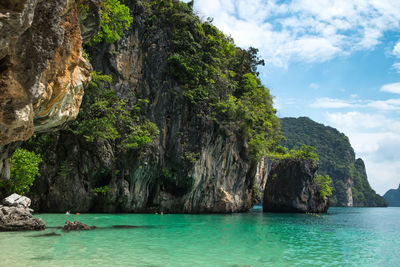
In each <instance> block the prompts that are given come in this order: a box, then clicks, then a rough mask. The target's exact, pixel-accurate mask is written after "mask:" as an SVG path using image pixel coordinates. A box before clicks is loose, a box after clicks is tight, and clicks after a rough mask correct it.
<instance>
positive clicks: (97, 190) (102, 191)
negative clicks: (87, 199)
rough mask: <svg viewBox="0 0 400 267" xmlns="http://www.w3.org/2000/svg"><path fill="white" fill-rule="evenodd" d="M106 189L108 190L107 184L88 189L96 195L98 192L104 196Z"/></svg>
mask: <svg viewBox="0 0 400 267" xmlns="http://www.w3.org/2000/svg"><path fill="white" fill-rule="evenodd" d="M108 191H110V187H109V186H108V185H105V186H100V187H95V188H92V189H91V190H90V192H92V193H93V194H94V195H96V196H98V195H100V194H101V195H103V196H105V195H107V193H108Z"/></svg>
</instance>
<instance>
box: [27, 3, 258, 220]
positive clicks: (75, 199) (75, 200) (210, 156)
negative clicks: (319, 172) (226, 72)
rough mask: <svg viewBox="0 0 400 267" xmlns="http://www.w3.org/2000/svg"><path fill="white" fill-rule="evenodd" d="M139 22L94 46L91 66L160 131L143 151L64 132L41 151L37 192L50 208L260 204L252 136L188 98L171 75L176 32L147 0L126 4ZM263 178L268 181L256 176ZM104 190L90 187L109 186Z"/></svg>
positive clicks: (210, 208)
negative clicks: (143, 103) (142, 102)
mask: <svg viewBox="0 0 400 267" xmlns="http://www.w3.org/2000/svg"><path fill="white" fill-rule="evenodd" d="M125 3H127V4H128V5H129V7H130V9H131V11H132V12H133V17H134V21H135V22H134V25H133V28H132V29H130V30H129V31H128V32H127V33H126V34H125V35H124V36H122V37H121V39H120V40H118V41H117V42H116V43H115V44H111V45H110V44H106V43H103V44H100V45H97V46H94V47H92V48H91V51H89V52H90V55H91V58H92V59H91V62H92V65H93V67H94V69H95V70H97V71H101V72H102V73H103V74H110V75H112V77H113V86H112V87H113V88H115V90H116V92H117V94H118V95H123V96H125V97H127V98H128V102H130V103H132V104H134V103H136V99H137V98H138V97H140V98H142V99H147V100H148V101H149V103H148V105H147V107H145V108H144V110H143V112H144V113H146V117H147V118H149V119H150V121H152V122H154V123H155V124H156V125H157V127H158V128H159V130H160V137H159V139H158V140H157V141H156V142H155V143H154V144H153V146H151V147H150V148H148V149H147V150H146V151H145V152H144V153H143V154H142V155H140V156H139V155H137V153H136V152H129V151H120V150H118V148H117V144H115V143H114V142H110V141H106V140H101V139H98V140H96V141H95V142H93V143H91V142H87V141H86V140H85V139H84V138H83V137H81V136H76V135H73V134H72V133H70V132H66V131H62V132H60V133H59V134H57V135H56V136H55V137H54V142H53V143H52V145H51V147H49V148H48V149H47V153H46V154H45V155H44V162H43V164H42V167H41V171H40V172H41V176H40V177H38V178H37V180H36V182H35V184H34V186H33V188H32V190H31V191H32V193H31V197H32V199H33V200H34V201H33V202H34V204H35V209H38V210H39V211H46V212H65V211H67V210H71V211H74V212H164V213H166V212H174V213H206V212H207V213H208V212H210V213H226V212H240V211H246V210H249V209H250V208H251V207H252V206H253V204H254V199H253V198H254V196H253V192H254V185H255V183H257V179H256V178H255V174H256V169H257V162H255V161H253V160H252V159H250V157H249V150H248V146H247V143H246V140H243V139H242V137H241V135H240V133H234V132H232V131H229V130H228V129H225V128H224V127H223V126H220V125H217V123H215V122H214V121H213V120H211V119H208V118H207V116H205V115H204V114H202V113H201V112H199V110H197V109H196V107H195V106H194V105H193V104H192V103H190V102H189V101H186V100H185V97H184V95H183V93H184V89H182V88H180V87H179V86H178V85H177V84H176V82H175V81H174V80H173V79H172V78H171V77H170V76H169V75H168V49H169V48H170V46H171V45H173V42H172V39H173V38H172V36H171V34H172V29H171V28H170V26H169V25H168V24H167V23H165V22H162V21H160V22H159V23H158V24H157V25H156V26H154V25H153V26H151V25H149V24H148V23H149V22H150V21H153V22H152V23H155V22H157V20H156V19H151V18H152V17H153V18H154V17H156V16H153V15H154V14H152V13H151V12H152V11H151V10H148V9H147V8H146V6H145V5H144V4H143V1H127V2H125ZM260 181H262V179H260ZM105 187H107V190H104V191H103V193H96V192H95V190H94V189H96V188H105Z"/></svg>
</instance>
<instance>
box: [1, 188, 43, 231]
mask: <svg viewBox="0 0 400 267" xmlns="http://www.w3.org/2000/svg"><path fill="white" fill-rule="evenodd" d="M30 204H31V200H30V199H29V198H27V197H24V196H20V195H18V194H12V195H11V196H9V197H7V198H5V199H4V200H3V205H0V231H22V230H44V229H45V228H46V225H45V223H44V221H43V220H42V219H39V218H33V217H32V214H31V211H32V210H31V209H30V208H29V205H30Z"/></svg>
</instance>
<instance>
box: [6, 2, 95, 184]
mask: <svg viewBox="0 0 400 267" xmlns="http://www.w3.org/2000/svg"><path fill="white" fill-rule="evenodd" d="M81 24H82V23H81ZM79 25H80V23H79V16H78V3H77V1H67V0H47V1H40V0H3V1H1V3H0V29H1V30H0V154H1V157H2V158H8V157H9V156H10V151H9V150H7V149H5V148H4V146H5V145H7V144H9V143H12V142H15V141H20V140H26V139H27V138H29V137H30V136H31V135H32V134H33V131H34V130H35V131H38V132H43V131H48V130H50V129H55V128H60V127H62V126H63V125H64V124H65V122H67V121H69V120H73V119H74V118H75V117H76V116H77V114H78V110H79V105H80V103H81V100H82V95H83V86H84V85H85V84H87V83H88V82H89V79H90V71H91V66H90V64H89V63H88V62H87V61H86V60H85V59H84V58H83V57H82V47H81V46H82V38H81V34H82V33H81V30H80V27H79ZM11 153H12V151H11ZM4 168H5V169H4ZM0 173H1V174H2V177H0V178H3V179H4V178H6V179H7V178H8V176H7V174H8V170H7V165H6V164H0Z"/></svg>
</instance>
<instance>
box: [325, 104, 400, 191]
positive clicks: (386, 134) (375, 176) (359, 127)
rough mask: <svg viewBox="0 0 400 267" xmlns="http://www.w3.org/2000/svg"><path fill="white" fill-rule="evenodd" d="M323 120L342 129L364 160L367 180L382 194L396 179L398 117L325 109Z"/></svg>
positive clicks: (399, 180)
mask: <svg viewBox="0 0 400 267" xmlns="http://www.w3.org/2000/svg"><path fill="white" fill-rule="evenodd" d="M325 118H326V122H327V124H329V125H331V126H333V127H335V128H337V129H338V130H340V131H342V132H344V133H345V134H346V135H347V136H348V137H349V139H350V142H351V144H352V146H353V148H354V150H355V152H356V154H357V156H358V157H361V158H362V159H363V160H364V161H365V164H366V169H367V173H368V178H369V182H370V184H371V186H372V188H374V189H375V190H376V191H377V192H378V193H380V194H384V193H385V192H386V191H387V190H388V189H390V188H397V186H398V184H399V183H400V121H398V120H396V119H393V118H389V117H387V116H385V115H382V114H375V113H360V112H347V113H340V112H338V113H326V115H325Z"/></svg>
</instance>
